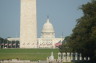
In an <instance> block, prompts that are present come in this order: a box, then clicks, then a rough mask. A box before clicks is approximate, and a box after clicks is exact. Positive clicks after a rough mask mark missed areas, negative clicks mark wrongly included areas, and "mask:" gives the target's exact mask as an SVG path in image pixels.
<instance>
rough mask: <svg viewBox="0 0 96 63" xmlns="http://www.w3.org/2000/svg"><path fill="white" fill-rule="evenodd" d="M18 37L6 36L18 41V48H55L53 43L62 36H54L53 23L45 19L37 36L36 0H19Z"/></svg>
mask: <svg viewBox="0 0 96 63" xmlns="http://www.w3.org/2000/svg"><path fill="white" fill-rule="evenodd" d="M20 3H21V4H20V9H21V10H20V38H8V40H9V41H19V42H20V48H56V46H55V44H56V43H58V42H60V41H61V42H62V41H63V39H64V38H55V31H54V28H53V25H52V24H51V23H50V21H49V19H47V21H46V23H45V24H44V26H43V29H42V32H41V37H40V38H37V20H36V19H37V18H36V17H37V16H36V0H20Z"/></svg>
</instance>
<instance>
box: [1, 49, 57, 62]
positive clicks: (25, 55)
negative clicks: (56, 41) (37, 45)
mask: <svg viewBox="0 0 96 63" xmlns="http://www.w3.org/2000/svg"><path fill="white" fill-rule="evenodd" d="M51 52H53V53H54V57H55V59H57V57H58V54H57V53H58V52H59V50H58V49H0V59H16V58H19V59H23V60H46V58H47V57H48V56H50V55H51Z"/></svg>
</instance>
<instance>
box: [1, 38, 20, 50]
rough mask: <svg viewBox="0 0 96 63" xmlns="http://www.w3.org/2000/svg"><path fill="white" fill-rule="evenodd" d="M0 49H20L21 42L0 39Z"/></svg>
mask: <svg viewBox="0 0 96 63" xmlns="http://www.w3.org/2000/svg"><path fill="white" fill-rule="evenodd" d="M0 48H19V41H9V40H7V39H3V38H1V37H0Z"/></svg>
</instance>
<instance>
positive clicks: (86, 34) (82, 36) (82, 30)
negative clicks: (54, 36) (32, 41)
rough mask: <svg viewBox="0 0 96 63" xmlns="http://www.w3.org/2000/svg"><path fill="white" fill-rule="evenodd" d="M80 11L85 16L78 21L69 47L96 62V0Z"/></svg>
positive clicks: (69, 40)
mask: <svg viewBox="0 0 96 63" xmlns="http://www.w3.org/2000/svg"><path fill="white" fill-rule="evenodd" d="M80 9H81V10H82V11H83V13H84V15H83V16H82V17H81V18H79V19H78V20H77V24H76V26H75V28H74V29H73V33H72V34H71V35H70V38H69V39H68V40H67V47H69V48H71V50H72V51H73V52H80V53H82V56H85V57H88V56H89V57H90V58H91V60H92V61H96V0H92V1H91V2H88V3H87V4H84V5H82V7H81V8H80ZM64 46H65V45H63V47H64ZM63 47H62V48H63ZM62 50H63V49H62Z"/></svg>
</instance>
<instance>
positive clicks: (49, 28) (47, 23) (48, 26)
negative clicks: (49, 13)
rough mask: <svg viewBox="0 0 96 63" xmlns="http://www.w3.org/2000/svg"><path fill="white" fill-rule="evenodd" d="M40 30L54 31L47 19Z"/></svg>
mask: <svg viewBox="0 0 96 63" xmlns="http://www.w3.org/2000/svg"><path fill="white" fill-rule="evenodd" d="M42 32H54V28H53V25H52V24H51V23H50V20H49V19H47V21H46V23H45V24H44V25H43V29H42Z"/></svg>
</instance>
